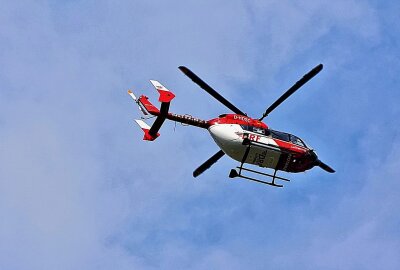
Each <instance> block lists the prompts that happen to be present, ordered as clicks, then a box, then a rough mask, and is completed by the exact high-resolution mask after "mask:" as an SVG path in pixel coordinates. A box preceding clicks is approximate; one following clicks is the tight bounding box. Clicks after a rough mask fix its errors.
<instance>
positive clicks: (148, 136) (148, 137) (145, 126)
mask: <svg viewBox="0 0 400 270" xmlns="http://www.w3.org/2000/svg"><path fill="white" fill-rule="evenodd" d="M135 121H136V123H137V124H138V125H139V127H140V128H141V129H142V130H143V132H144V137H143V140H145V141H154V140H155V139H156V138H157V137H158V136H160V133H157V134H154V135H153V134H150V126H149V125H148V124H146V122H144V121H142V120H135Z"/></svg>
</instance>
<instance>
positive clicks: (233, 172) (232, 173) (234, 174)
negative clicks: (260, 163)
mask: <svg viewBox="0 0 400 270" xmlns="http://www.w3.org/2000/svg"><path fill="white" fill-rule="evenodd" d="M242 144H243V145H247V148H246V151H245V153H244V155H243V158H242V161H241V162H240V166H238V167H236V168H237V169H239V172H238V171H236V170H235V169H232V170H231V171H230V173H229V177H230V178H235V177H240V178H243V179H246V180H250V181H254V182H257V183H261V184H266V185H270V186H274V187H283V185H280V184H276V183H275V179H278V180H283V181H288V182H289V181H290V180H289V179H287V178H283V177H279V176H276V172H277V170H275V171H274V174H273V175H272V174H269V173H263V172H259V171H255V170H251V169H248V168H245V167H243V164H244V163H245V161H246V159H247V157H248V155H249V153H250V149H251V144H252V143H251V141H250V140H249V139H247V138H245V139H244V140H243V143H242ZM242 171H247V172H251V173H255V174H259V175H263V176H268V177H271V178H272V182H268V181H263V180H260V179H256V178H253V177H249V176H246V175H243V174H242Z"/></svg>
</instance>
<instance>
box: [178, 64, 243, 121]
mask: <svg viewBox="0 0 400 270" xmlns="http://www.w3.org/2000/svg"><path fill="white" fill-rule="evenodd" d="M179 69H180V70H181V71H182V72H183V73H184V74H185V75H186V76H188V77H189V78H190V79H191V80H192V81H193V82H195V83H196V84H197V85H198V86H200V87H201V88H203V89H204V90H206V92H207V93H209V94H210V95H211V96H213V97H214V98H215V99H216V100H218V101H219V102H221V103H222V104H224V105H225V106H226V107H228V108H229V109H230V110H231V111H233V112H235V113H237V114H241V115H246V114H245V113H244V112H242V111H241V110H239V109H238V108H237V107H236V106H235V105H233V104H232V103H230V102H229V101H228V100H226V99H225V98H224V97H223V96H221V95H220V94H219V93H218V92H217V91H215V90H214V89H213V88H212V87H211V86H209V85H208V84H207V83H206V82H204V81H203V80H202V79H200V78H199V77H198V76H197V75H196V74H194V73H193V72H192V71H191V70H190V69H188V68H187V67H184V66H180V67H179Z"/></svg>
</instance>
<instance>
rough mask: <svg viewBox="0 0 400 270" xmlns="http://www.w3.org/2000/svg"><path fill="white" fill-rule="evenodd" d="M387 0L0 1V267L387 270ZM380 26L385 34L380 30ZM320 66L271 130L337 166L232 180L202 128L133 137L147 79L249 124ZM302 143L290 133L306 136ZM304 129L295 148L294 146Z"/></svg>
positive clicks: (185, 100)
mask: <svg viewBox="0 0 400 270" xmlns="http://www.w3.org/2000/svg"><path fill="white" fill-rule="evenodd" d="M393 10H398V5H397V3H396V2H393V3H389V2H388V3H387V4H385V5H383V4H382V5H379V6H378V5H377V4H376V3H373V2H365V1H355V0H353V1H336V2H335V3H333V2H330V1H320V2H318V3H311V2H310V3H304V2H302V1H250V2H249V1H247V2H243V1H224V2H222V3H214V2H212V1H206V2H201V3H198V2H185V3H182V2H179V1H172V2H171V1H169V2H168V3H167V2H165V3H164V2H161V1H156V2H152V3H146V4H144V3H142V2H140V1H133V2H132V1H125V2H119V3H111V2H107V1H89V2H81V1H73V2H68V1H67V2H65V1H59V2H47V1H39V2H38V1H28V0H26V1H19V2H18V3H17V2H12V1H7V3H4V4H3V8H2V10H1V11H0V40H1V42H0V48H1V52H0V59H1V62H2V65H1V67H0V70H1V72H0V85H1V86H2V89H1V90H0V139H1V141H0V150H1V151H0V164H2V165H1V166H0V215H1V216H2V219H1V221H0V268H1V269H27V268H29V269H77V268H84V269H91V268H93V269H110V268H114V269H132V268H133V269H153V268H154V269H160V268H161V269H168V268H170V269H177V268H194V269H209V268H229V269H243V268H253V269H265V268H268V267H269V268H279V269H293V268H294V267H296V268H300V269H314V268H324V269H337V268H344V269H359V268H362V269H376V268H377V267H380V268H382V267H384V268H385V269H397V268H398V267H399V264H400V262H399V259H398V256H396V255H397V254H398V253H399V250H400V248H399V239H400V237H399V233H398V232H397V230H396V228H397V227H398V223H399V215H398V214H397V213H396V211H395V207H396V205H397V204H398V192H397V190H398V188H397V187H398V184H397V181H396V179H397V178H398V171H397V169H396V168H397V167H398V165H399V164H398V163H399V160H400V159H399V156H398V154H397V153H398V150H399V145H398V143H397V139H398V136H397V135H398V132H399V129H398V126H399V125H398V120H397V119H398V116H399V110H398V109H396V108H397V107H398V106H397V100H398V97H399V95H398V94H397V93H396V91H395V89H396V87H397V85H398V80H399V79H398V78H397V77H398V76H397V74H398V72H397V71H398V70H399V68H400V67H399V64H398V61H394V60H393V59H397V58H398V56H397V54H396V53H397V51H398V44H399V43H398V38H397V36H395V35H393V34H392V33H393V32H398V30H399V29H398V27H397V26H396V25H397V24H396V21H395V20H396V16H393V13H392V12H393ZM392 27H393V28H395V29H389V28H392ZM319 62H323V63H324V64H325V70H324V72H323V73H321V75H319V77H318V78H316V79H314V80H313V81H312V82H311V83H310V85H308V86H306V88H305V89H304V91H302V93H301V94H296V95H295V96H294V97H293V98H291V99H290V100H288V101H287V103H286V104H284V105H283V106H282V108H281V109H279V111H277V112H276V113H275V114H274V116H273V117H271V119H268V124H271V125H273V126H274V127H276V128H278V129H279V128H282V129H287V130H288V131H293V132H294V133H300V134H299V135H300V136H302V137H305V139H306V141H309V142H310V143H311V145H314V147H315V148H316V149H317V151H319V153H320V155H321V156H323V157H324V159H326V160H328V161H329V163H330V164H332V165H333V166H334V167H335V168H337V170H338V173H337V174H335V175H326V174H324V173H323V172H322V171H318V169H315V170H314V171H311V172H309V173H307V174H305V175H292V176H291V178H292V179H293V181H292V182H291V183H290V184H288V185H287V186H286V187H285V189H283V190H274V189H265V188H264V187H260V186H257V185H254V184H252V183H245V182H241V181H230V180H228V178H227V172H228V169H229V168H230V167H231V166H233V164H234V162H233V161H231V160H229V159H223V160H221V161H220V162H219V163H218V164H216V166H215V167H213V169H212V170H210V171H207V173H205V174H204V176H202V178H201V179H196V180H193V179H192V177H191V171H192V170H193V169H194V168H196V167H197V166H198V165H199V164H200V163H202V162H203V161H204V160H205V159H207V158H208V156H209V155H210V154H212V153H214V152H215V151H216V150H217V147H216V146H215V145H213V143H212V141H211V140H210V138H209V137H208V134H205V133H204V132H203V133H202V132H200V131H199V130H193V129H190V128H183V127H181V126H180V125H178V126H177V127H176V131H174V129H175V128H174V125H173V124H170V123H166V124H165V126H164V127H163V129H162V130H161V133H162V135H161V137H160V138H159V139H158V140H157V141H155V142H153V143H144V142H142V141H141V136H142V134H141V131H140V130H139V129H136V127H135V126H134V124H133V122H132V120H133V118H135V117H136V118H137V117H138V112H136V111H135V108H134V106H133V105H134V104H132V103H131V102H130V100H129V98H128V97H127V95H126V93H125V91H126V89H127V88H130V87H135V89H134V90H135V91H136V92H138V93H139V92H143V93H145V94H147V95H149V96H150V98H152V99H153V100H154V101H156V95H155V94H154V92H152V91H153V90H152V89H151V87H150V85H149V84H148V82H147V81H146V80H147V79H153V78H154V79H159V80H160V81H162V82H163V83H165V84H166V85H167V86H168V87H169V88H171V89H173V90H174V91H175V93H176V94H177V98H176V99H175V100H174V103H173V105H172V108H171V109H172V110H173V111H177V112H179V113H186V112H187V113H193V114H194V115H196V116H200V117H203V118H211V117H214V116H215V115H217V114H218V113H221V112H224V110H225V108H224V107H222V106H220V105H219V104H218V103H217V102H215V101H214V100H212V99H211V98H210V97H209V96H208V95H207V94H205V93H203V92H202V90H200V89H197V86H195V85H193V84H192V83H191V81H190V80H188V79H187V78H185V77H184V76H182V75H181V74H180V73H179V71H178V70H177V69H176V67H177V66H179V65H187V66H189V67H191V68H193V70H194V71H196V72H197V73H198V74H199V75H201V76H202V77H203V78H204V79H205V80H206V81H208V82H209V83H210V84H211V85H213V86H214V87H215V88H216V89H218V90H219V91H221V93H222V94H224V95H225V96H226V97H228V98H229V99H230V100H232V102H233V103H235V104H237V105H238V106H239V107H240V108H243V109H244V110H246V111H248V112H249V113H250V114H251V115H253V114H254V115H255V116H256V115H257V114H261V113H262V110H263V109H265V107H266V106H267V105H268V104H269V103H270V102H272V101H273V100H274V98H276V97H277V96H279V95H280V94H281V91H283V90H284V88H285V87H288V86H290V84H291V83H293V82H295V81H296V80H297V79H298V77H299V76H301V75H302V73H303V72H306V71H307V69H308V68H311V67H312V66H313V65H315V64H317V63H319ZM303 135H304V136H303ZM307 136H308V137H307Z"/></svg>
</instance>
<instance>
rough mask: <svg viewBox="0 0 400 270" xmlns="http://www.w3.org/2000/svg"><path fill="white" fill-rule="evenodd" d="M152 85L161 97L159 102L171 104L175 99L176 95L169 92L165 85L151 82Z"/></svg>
mask: <svg viewBox="0 0 400 270" xmlns="http://www.w3.org/2000/svg"><path fill="white" fill-rule="evenodd" d="M150 82H151V84H152V85H153V86H154V88H156V90H157V91H158V93H160V97H159V99H158V101H160V102H171V100H172V99H174V97H175V95H174V93H172V92H171V91H169V90H168V89H167V88H166V87H165V86H164V85H162V84H161V83H160V82H159V81H155V80H150Z"/></svg>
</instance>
